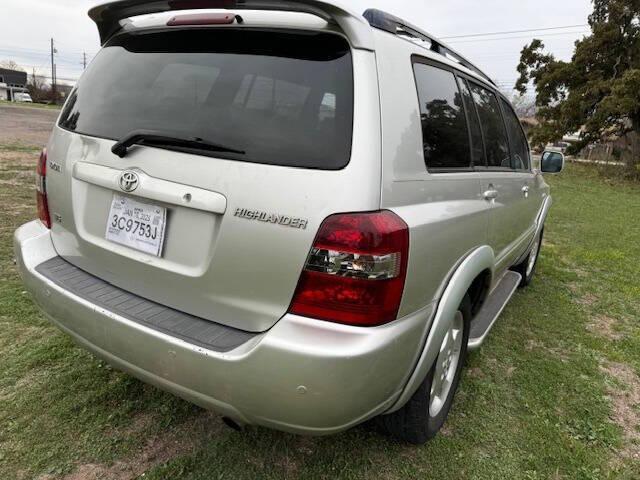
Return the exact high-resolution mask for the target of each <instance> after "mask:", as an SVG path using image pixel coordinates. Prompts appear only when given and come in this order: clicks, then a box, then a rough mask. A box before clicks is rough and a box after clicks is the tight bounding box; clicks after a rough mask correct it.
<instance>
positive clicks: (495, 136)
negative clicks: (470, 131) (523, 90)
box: [471, 83, 511, 168]
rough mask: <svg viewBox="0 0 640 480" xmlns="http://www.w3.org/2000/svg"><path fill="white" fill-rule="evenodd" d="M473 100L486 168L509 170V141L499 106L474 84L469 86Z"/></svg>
mask: <svg viewBox="0 0 640 480" xmlns="http://www.w3.org/2000/svg"><path fill="white" fill-rule="evenodd" d="M471 92H472V93H473V100H474V101H475V103H476V107H477V108H478V115H479V116H480V123H481V125H482V132H483V133H484V142H485V147H486V151H487V166H488V167H489V168H491V167H499V168H511V159H510V158H509V139H508V137H507V131H506V130H505V127H504V122H503V121H502V114H501V113H500V104H498V99H497V98H496V96H495V94H494V93H493V92H491V91H490V90H487V89H486V88H483V87H480V86H479V85H476V84H474V83H472V84H471Z"/></svg>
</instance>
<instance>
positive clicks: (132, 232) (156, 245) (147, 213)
mask: <svg viewBox="0 0 640 480" xmlns="http://www.w3.org/2000/svg"><path fill="white" fill-rule="evenodd" d="M166 221H167V209H166V208H164V207H159V206H158V205H153V204H150V203H142V202H138V201H136V200H134V199H133V198H130V197H125V196H124V195H119V194H117V193H116V194H114V195H113V200H112V202H111V210H110V211H109V219H108V220H107V233H106V238H107V240H109V241H111V242H115V243H119V244H120V245H125V246H127V247H130V248H134V249H136V250H139V251H141V252H145V253H148V254H149V255H155V256H156V257H160V256H161V255H162V246H163V244H164V232H165V224H166Z"/></svg>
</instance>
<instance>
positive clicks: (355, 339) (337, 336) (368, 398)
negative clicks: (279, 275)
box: [14, 221, 433, 435]
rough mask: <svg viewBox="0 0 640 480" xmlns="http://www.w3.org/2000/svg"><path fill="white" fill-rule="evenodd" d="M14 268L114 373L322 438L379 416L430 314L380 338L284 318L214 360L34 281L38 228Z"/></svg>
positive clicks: (46, 244) (51, 253)
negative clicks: (126, 373)
mask: <svg viewBox="0 0 640 480" xmlns="http://www.w3.org/2000/svg"><path fill="white" fill-rule="evenodd" d="M14 246H15V255H16V259H17V263H18V268H19V271H20V274H21V275H22V278H23V280H24V283H25V286H26V288H27V290H28V291H29V292H30V293H31V294H32V296H33V298H34V299H35V301H36V303H37V304H38V305H39V306H40V308H41V309H42V310H43V312H44V313H45V314H46V316H47V317H48V318H49V319H50V320H51V321H52V322H53V323H54V324H55V325H56V326H58V327H59V328H60V329H61V330H63V331H64V332H66V333H67V334H69V335H70V336H71V337H73V339H74V340H75V341H76V342H77V343H78V344H79V345H81V346H82V347H84V348H86V349H87V350H89V351H91V352H93V353H94V354H95V355H96V356H98V357H100V358H102V359H104V360H105V361H107V362H109V363H110V364H112V365H114V366H115V367H117V368H119V369H121V370H124V371H126V372H128V373H130V374H131V375H133V376H135V377H138V378H140V379H141V380H143V381H145V382H147V383H151V384H153V385H156V386H157V387H159V388H162V389H164V390H167V391H170V392H172V393H174V394H176V395H178V396H180V397H182V398H185V399H186V400H189V401H191V402H193V403H195V404H197V405H200V406H202V407H205V408H209V409H213V410H216V411H218V412H219V413H221V414H223V415H226V416H228V417H231V418H233V419H234V420H236V421H237V422H240V423H247V424H256V425H262V426H267V427H271V428H276V429H279V430H284V431H289V432H293V433H302V434H311V435H326V434H332V433H337V432H340V431H343V430H346V429H348V428H350V427H352V426H354V425H356V424H358V423H361V422H363V421H365V420H367V419H368V418H371V417H373V416H375V415H378V414H381V413H383V412H384V411H386V410H387V409H388V408H389V407H390V406H391V405H392V404H393V403H394V401H396V400H397V398H398V397H399V395H400V393H401V391H402V390H403V388H404V386H405V384H406V382H407V379H408V377H409V375H410V374H411V372H412V370H413V368H414V366H415V363H416V361H417V358H418V355H419V352H418V350H419V348H420V347H421V345H422V344H423V341H424V336H425V334H426V331H427V329H428V327H429V324H430V322H431V319H432V316H433V305H431V306H429V307H427V308H425V309H423V310H421V311H420V312H418V313H417V314H415V315H412V316H410V317H406V318H404V319H401V320H398V321H396V322H393V323H392V324H389V325H385V326H383V327H378V328H358V327H349V326H344V325H337V324H332V323H328V322H320V321H316V320H311V319H307V318H302V317H297V316H294V315H285V316H284V317H283V318H282V319H281V320H280V321H279V322H278V323H277V324H276V325H275V326H274V327H273V328H272V329H271V330H269V331H267V332H264V333H262V334H259V335H256V336H253V337H251V338H249V340H247V341H246V342H245V343H243V344H242V345H240V346H239V347H237V348H234V349H233V350H231V351H228V352H216V351H212V350H208V349H206V348H203V347H200V346H197V345H194V344H191V343H188V342H186V341H184V340H181V339H179V338H176V337H173V336H171V335H168V334H165V333H162V332H159V331H156V330H153V329H150V328H147V327H146V326H144V325H141V324H139V323H136V322H133V321H131V320H128V319H127V318H125V317H123V316H120V315H118V314H117V313H115V312H113V311H109V310H107V309H105V308H104V307H102V306H100V305H96V304H94V303H91V302H90V301H88V300H86V299H83V298H81V297H80V296H77V295H75V294H74V293H72V292H70V291H68V290H66V289H64V288H62V287H61V286H59V285H57V284H55V283H54V282H52V281H51V280H49V279H48V278H46V277H45V276H43V275H41V274H40V273H38V272H37V271H36V267H38V266H39V265H40V264H42V263H43V262H45V261H48V260H50V259H52V258H55V257H57V253H56V251H55V249H54V247H53V244H52V242H51V237H50V233H49V231H48V230H47V229H46V228H44V227H43V226H42V224H41V223H40V222H38V221H35V222H31V223H28V224H26V225H23V226H22V227H20V228H19V229H18V230H17V231H16V233H15V237H14Z"/></svg>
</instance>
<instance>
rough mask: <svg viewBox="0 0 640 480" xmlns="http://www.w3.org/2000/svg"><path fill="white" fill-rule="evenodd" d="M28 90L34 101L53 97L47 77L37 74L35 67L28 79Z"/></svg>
mask: <svg viewBox="0 0 640 480" xmlns="http://www.w3.org/2000/svg"><path fill="white" fill-rule="evenodd" d="M27 90H29V95H31V98H32V99H33V101H34V102H42V101H44V100H46V99H48V98H49V97H51V93H50V91H49V88H48V85H47V83H46V79H45V77H44V76H43V75H37V74H36V71H35V69H34V70H33V72H32V74H31V75H29V78H28V80H27Z"/></svg>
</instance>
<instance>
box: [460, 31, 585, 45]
mask: <svg viewBox="0 0 640 480" xmlns="http://www.w3.org/2000/svg"><path fill="white" fill-rule="evenodd" d="M585 33H591V30H582V31H580V32H562V33H543V34H542V35H535V36H536V37H557V36H560V35H580V34H585ZM530 38H532V36H531V35H527V36H526V37H496V38H481V39H479V40H454V41H453V42H449V43H455V44H458V45H460V44H462V43H479V42H496V41H505V40H523V39H530Z"/></svg>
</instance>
